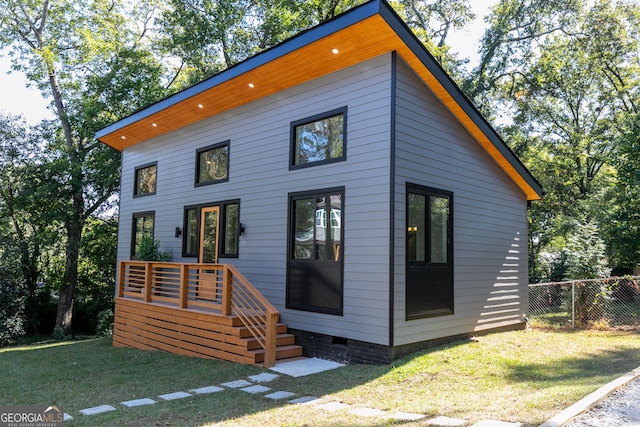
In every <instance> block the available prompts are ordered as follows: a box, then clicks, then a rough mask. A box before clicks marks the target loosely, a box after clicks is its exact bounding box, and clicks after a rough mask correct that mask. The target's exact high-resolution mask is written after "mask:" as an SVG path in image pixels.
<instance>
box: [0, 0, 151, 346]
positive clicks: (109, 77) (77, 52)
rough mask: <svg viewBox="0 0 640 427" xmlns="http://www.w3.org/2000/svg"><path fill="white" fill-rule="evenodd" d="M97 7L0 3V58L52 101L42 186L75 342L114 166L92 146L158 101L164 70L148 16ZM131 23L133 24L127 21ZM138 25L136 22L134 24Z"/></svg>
mask: <svg viewBox="0 0 640 427" xmlns="http://www.w3.org/2000/svg"><path fill="white" fill-rule="evenodd" d="M154 7H155V5H154V4H153V3H151V2H143V3H141V4H138V5H136V6H135V7H134V6H130V5H128V3H124V2H119V1H104V0H93V1H90V2H88V3H86V4H83V5H82V7H78V5H77V4H76V3H74V2H71V1H68V0H67V1H59V2H55V3H50V2H49V1H47V0H34V1H26V0H6V1H5V2H4V7H3V8H2V9H1V10H0V48H8V49H10V55H11V56H12V65H13V68H14V69H16V70H21V71H24V72H25V73H26V75H27V77H28V78H29V80H31V81H32V82H33V83H34V84H35V85H36V86H37V87H38V88H39V89H40V90H41V91H42V92H43V94H44V95H45V96H46V97H47V98H49V99H51V101H52V102H51V105H52V109H53V110H54V112H55V114H56V120H55V121H51V122H49V123H47V127H48V131H49V135H48V139H47V147H46V150H45V151H46V152H47V153H48V158H47V163H46V165H45V173H46V176H47V180H46V181H45V182H44V183H46V185H47V188H48V190H49V194H50V199H49V203H48V204H47V205H46V209H47V211H48V213H49V214H50V215H52V216H53V217H55V218H57V219H58V220H59V221H60V222H61V224H62V225H63V228H64V233H65V267H64V276H63V280H62V285H61V288H60V289H59V303H58V313H57V318H56V325H57V326H58V327H59V328H61V330H62V331H63V332H64V333H65V334H67V333H69V332H71V325H72V312H73V301H74V295H75V289H76V285H77V283H78V259H79V258H78V257H79V252H80V243H81V239H82V232H83V226H84V224H85V221H86V220H87V218H89V217H90V216H91V215H92V214H93V213H95V212H98V211H99V210H100V209H101V208H102V207H103V205H104V203H105V202H107V201H108V200H109V199H110V198H111V197H112V196H113V195H114V194H115V191H116V190H117V188H118V184H119V174H118V171H119V156H118V153H116V152H115V151H114V150H112V149H111V148H108V147H106V146H104V145H103V144H100V143H98V142H97V141H95V140H93V135H94V133H95V131H96V130H97V129H99V128H101V127H103V126H105V125H106V124H108V123H110V122H111V121H113V120H114V119H115V118H119V117H122V116H124V115H126V114H127V113H130V112H132V111H134V110H135V109H137V108H139V107H141V106H144V105H146V104H148V103H149V102H151V101H153V100H156V99H158V98H159V97H160V96H161V95H162V94H163V93H164V90H163V88H162V86H161V84H160V80H161V79H160V76H161V74H162V69H161V67H160V65H159V64H158V61H156V60H155V59H154V57H153V55H151V54H150V53H149V47H148V46H147V45H145V43H144V34H145V32H146V30H147V25H146V24H147V23H148V22H149V16H150V13H151V12H150V11H152V10H153V9H154ZM132 17H133V18H132ZM138 17H140V19H138V20H136V18H138Z"/></svg>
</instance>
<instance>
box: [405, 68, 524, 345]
mask: <svg viewBox="0 0 640 427" xmlns="http://www.w3.org/2000/svg"><path fill="white" fill-rule="evenodd" d="M396 94H397V102H396V161H395V172H396V177H395V195H394V201H395V206H396V217H395V233H396V234H395V244H394V249H395V254H396V258H395V259H396V263H395V267H394V268H395V280H394V282H395V295H394V311H395V316H394V328H395V330H394V344H395V345H403V344H408V343H413V342H420V341H425V340H430V339H437V338H441V337H446V336H452V335H458V334H463V333H469V332H473V331H479V330H482V329H487V328H494V327H501V326H505V325H509V324H513V323H516V322H521V321H522V315H523V314H524V313H525V312H526V310H527V304H528V300H527V298H528V297H527V282H528V278H527V274H528V272H527V247H526V245H527V240H526V239H527V222H526V198H525V195H524V194H523V193H522V192H521V191H520V190H519V189H518V188H517V187H516V186H515V185H514V183H513V182H512V181H511V180H510V178H509V177H508V176H507V175H506V174H505V173H504V172H503V171H502V170H501V169H500V168H499V167H498V165H497V164H496V163H495V162H494V161H493V160H492V159H491V158H490V157H489V156H488V155H487V153H486V152H485V151H484V150H483V149H482V148H481V146H480V145H479V144H478V143H477V142H476V141H475V140H474V139H473V138H472V137H471V136H470V134H469V133H468V132H467V131H466V130H465V129H464V128H463V127H462V126H461V125H460V123H459V122H457V121H456V120H455V118H454V117H453V116H452V115H451V114H450V112H449V111H448V110H447V109H446V108H445V107H444V106H443V105H442V104H441V103H440V102H439V101H438V100H437V99H436V98H435V96H434V95H433V94H432V93H431V92H430V91H429V90H428V88H426V87H425V86H424V84H423V83H422V82H421V81H420V80H419V79H418V78H417V77H416V76H415V75H414V74H413V73H412V72H411V70H410V69H409V68H408V67H407V66H406V65H405V64H404V63H403V62H402V61H401V60H399V61H398V66H397V86H396ZM407 182H411V183H415V184H421V185H425V186H430V187H434V188H439V189H442V190H447V191H451V192H453V194H454V218H453V219H454V251H455V253H454V310H455V314H453V315H450V316H442V317H436V318H429V319H421V320H411V321H406V320H405V294H404V292H405V278H404V274H405V258H404V253H405V240H404V239H405V231H404V230H405V227H406V224H405V197H406V195H405V184H406V183H407Z"/></svg>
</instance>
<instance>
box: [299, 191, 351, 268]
mask: <svg viewBox="0 0 640 427" xmlns="http://www.w3.org/2000/svg"><path fill="white" fill-rule="evenodd" d="M293 209H294V215H293V216H294V220H295V231H294V234H295V242H294V244H293V247H294V250H293V258H294V259H316V260H330V261H339V260H340V246H341V211H342V196H341V195H340V194H331V195H327V196H319V197H310V198H304V199H298V200H295V202H294V208H293ZM327 217H330V218H331V226H330V227H327Z"/></svg>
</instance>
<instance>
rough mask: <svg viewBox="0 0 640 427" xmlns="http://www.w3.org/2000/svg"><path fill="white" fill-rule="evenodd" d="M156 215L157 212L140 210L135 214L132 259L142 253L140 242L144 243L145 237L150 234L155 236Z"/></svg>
mask: <svg viewBox="0 0 640 427" xmlns="http://www.w3.org/2000/svg"><path fill="white" fill-rule="evenodd" d="M155 215H156V214H155V212H140V213H134V214H133V227H132V232H131V234H132V236H131V259H137V258H138V255H139V253H140V244H141V243H142V238H143V237H145V236H150V237H151V238H153V228H154V223H155Z"/></svg>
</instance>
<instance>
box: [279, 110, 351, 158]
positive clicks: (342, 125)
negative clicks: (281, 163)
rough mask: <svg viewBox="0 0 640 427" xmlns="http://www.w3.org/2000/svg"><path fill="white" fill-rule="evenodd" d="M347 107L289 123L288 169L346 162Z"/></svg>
mask: <svg viewBox="0 0 640 427" xmlns="http://www.w3.org/2000/svg"><path fill="white" fill-rule="evenodd" d="M346 116H347V107H343V108H340V109H337V110H333V111H329V112H327V113H323V114H319V115H317V116H313V117H308V118H306V119H303V120H298V121H296V122H293V123H291V168H292V169H295V168H298V167H304V166H311V165H316V164H324V163H332V162H336V161H341V160H346V134H347V123H346Z"/></svg>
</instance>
